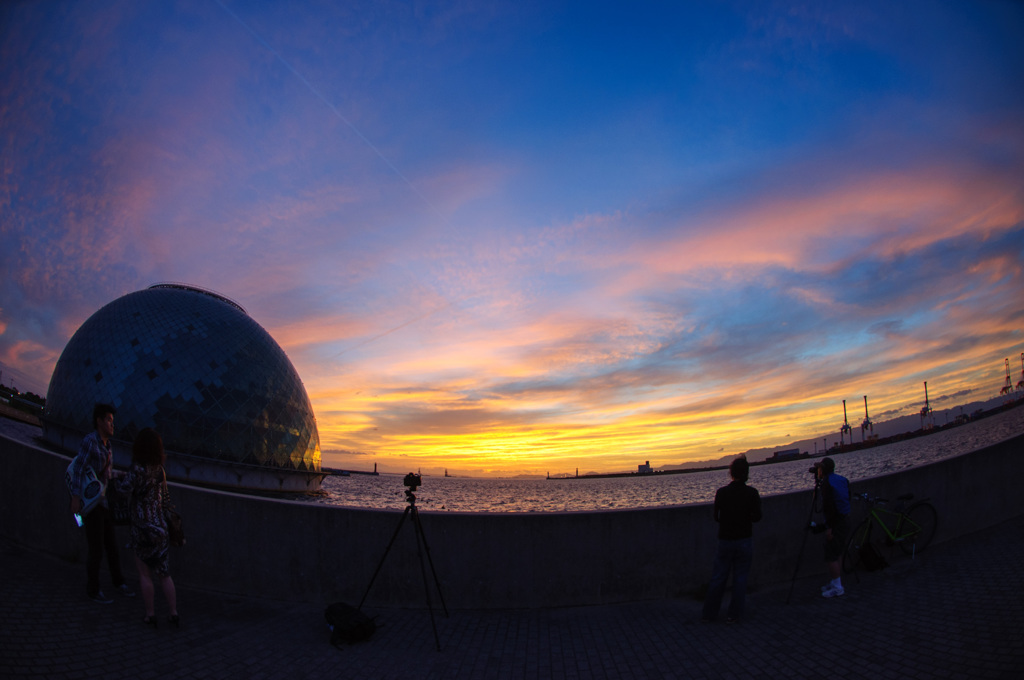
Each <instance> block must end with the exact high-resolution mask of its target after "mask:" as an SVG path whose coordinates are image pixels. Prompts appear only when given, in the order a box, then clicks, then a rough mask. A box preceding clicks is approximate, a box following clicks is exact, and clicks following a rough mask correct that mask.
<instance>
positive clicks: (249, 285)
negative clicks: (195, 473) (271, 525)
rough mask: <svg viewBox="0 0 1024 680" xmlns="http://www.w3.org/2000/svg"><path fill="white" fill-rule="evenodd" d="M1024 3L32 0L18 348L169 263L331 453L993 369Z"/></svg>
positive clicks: (5, 10)
mask: <svg viewBox="0 0 1024 680" xmlns="http://www.w3.org/2000/svg"><path fill="white" fill-rule="evenodd" d="M1022 35H1024V3H1020V2H1009V1H1005V2H1003V1H991V2H986V1H984V0H972V1H970V2H963V3H958V2H942V1H936V0H925V1H922V2H892V1H885V2H815V1H810V2H806V3H800V2H796V3H790V2H749V3H747V2H699V3H697V2H694V3H682V2H665V3H650V2H638V3H636V2H616V3H601V2H568V3H566V2H546V1H545V2H531V1H525V2H524V1H522V0H514V1H511V2H501V1H495V0H486V1H483V2H476V1H474V0H466V1H458V0H456V1H454V2H387V1H384V2H365V3H363V2H354V1H353V2H350V1H348V0H346V1H345V2H336V1H335V0H321V1H318V2H309V1H305V0H294V1H289V2H270V1H269V0H265V1H261V2H248V1H242V0H180V1H177V2H171V1H168V2H138V1H137V0H124V1H120V2H112V1H103V0H90V1H89V2H45V1H39V2H5V3H3V4H0V168H2V173H3V176H2V185H0V236H2V247H0V370H2V371H3V374H2V378H0V379H2V381H3V384H5V385H8V386H10V385H11V384H12V383H13V384H14V385H15V386H16V387H17V388H18V389H21V390H22V391H35V392H37V393H40V394H45V392H46V389H47V385H48V384H49V379H50V375H51V374H52V371H53V368H54V365H55V363H56V361H57V359H58V357H59V356H60V354H61V352H62V351H63V349H64V346H65V344H66V343H67V341H68V340H69V338H70V337H71V335H72V334H73V333H74V332H75V330H77V328H78V327H79V326H80V325H81V324H82V323H83V322H84V321H85V320H86V319H87V318H88V317H89V316H90V315H91V314H92V313H94V312H95V311H96V310H98V309H99V308H100V307H102V306H103V305H105V304H106V303H108V302H110V301H112V300H114V299H116V298H118V297H120V296H122V295H125V294H127V293H129V292H132V291H135V290H140V289H143V288H146V287H147V286H149V285H152V284H154V283H159V282H166V281H173V282H184V283H188V284H192V285H196V286H200V287H203V288H207V289H211V290H214V291H216V292H218V293H221V294H223V295H225V296H227V297H229V298H231V299H233V300H235V301H237V302H238V303H239V304H240V305H242V306H243V307H245V308H246V310H247V311H248V313H249V315H250V316H251V317H252V318H253V319H254V320H256V321H257V322H258V323H260V324H261V325H262V326H263V327H264V328H265V329H267V331H268V332H269V333H270V334H271V335H272V336H273V337H274V338H275V339H276V340H277V342H278V343H279V344H280V345H281V346H282V348H283V349H284V350H285V352H286V353H287V354H288V356H289V358H290V359H291V361H292V363H293V364H294V365H295V368H296V369H297V371H298V373H299V375H300V376H301V377H302V380H303V382H304V384H305V386H306V389H307V391H308V393H309V396H310V399H311V401H312V404H313V408H314V411H315V413H316V418H317V423H318V427H319V432H320V442H321V448H322V450H323V462H324V465H327V466H333V467H352V468H360V469H369V468H372V466H373V464H374V463H377V464H378V465H379V467H380V469H381V470H383V471H390V472H406V471H409V470H414V469H421V470H422V471H423V472H425V473H435V472H437V471H440V470H443V469H445V468H447V469H449V470H450V471H451V472H452V474H474V475H509V474H517V473H532V474H545V473H546V472H551V473H552V474H556V473H564V472H571V471H574V470H575V469H577V468H578V469H579V470H580V472H581V473H582V472H584V471H602V472H603V471H617V470H630V469H632V470H635V469H636V465H637V464H638V463H643V462H644V461H645V460H649V461H650V462H651V465H652V466H655V467H657V466H660V465H665V464H678V463H682V462H686V461H690V460H706V459H710V458H718V457H720V456H723V455H726V454H733V453H737V452H740V451H743V450H746V449H749V448H753V447H762V446H767V447H771V446H784V445H785V444H786V443H788V442H792V441H795V440H798V439H802V438H807V437H812V436H821V435H823V434H826V433H832V434H836V433H838V430H839V427H840V425H842V422H843V412H842V400H843V399H846V400H848V408H849V416H850V422H851V423H853V424H859V422H860V420H861V419H862V418H863V401H862V400H863V397H864V395H868V399H869V400H870V405H871V416H872V418H873V419H874V420H876V421H878V420H884V419H888V418H892V417H895V416H899V415H907V414H912V413H916V412H918V411H919V410H920V408H921V407H922V406H923V402H924V391H923V382H924V381H928V390H929V397H930V399H931V403H932V405H933V406H935V407H945V406H952V405H955V404H960V403H964V402H967V401H971V400H978V399H989V398H991V397H993V396H996V395H997V394H998V393H999V391H1000V388H1001V387H1002V386H1003V385H1004V383H1005V378H1006V370H1005V360H1006V359H1007V358H1009V361H1010V369H1011V372H1012V379H1013V382H1014V384H1015V383H1016V382H1017V381H1018V380H1020V379H1021V370H1022V366H1021V353H1022V352H1024V271H1022V268H1024V40H1022V39H1021V36H1022Z"/></svg>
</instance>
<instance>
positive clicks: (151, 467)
mask: <svg viewBox="0 0 1024 680" xmlns="http://www.w3.org/2000/svg"><path fill="white" fill-rule="evenodd" d="M164 460H165V456H164V444H163V441H162V440H161V439H160V435H159V434H158V433H157V431H156V430H154V429H152V428H149V427H147V428H145V429H144V430H142V431H141V432H139V434H138V436H136V437H135V442H134V444H133V445H132V465H131V468H129V470H128V473H127V474H125V475H124V476H123V477H122V478H121V479H120V480H118V481H117V486H118V488H119V489H120V490H121V491H122V492H124V493H128V494H131V504H130V508H131V534H130V535H131V539H130V540H129V542H128V547H129V548H131V549H132V550H134V551H135V565H136V567H137V568H138V570H139V589H140V590H141V591H142V601H143V604H144V605H145V607H146V618H144V619H143V620H142V622H143V623H145V624H147V625H150V626H153V627H154V628H156V625H157V619H156V616H155V614H154V602H153V591H154V589H153V579H154V577H156V578H158V579H159V580H160V586H161V588H162V589H163V591H164V599H166V600H167V607H168V608H169V609H170V616H169V617H168V621H170V623H171V625H173V626H175V627H177V626H178V625H179V620H178V604H177V597H176V594H175V590H174V581H173V580H171V573H170V569H169V567H168V554H167V553H168V548H169V546H170V542H169V540H168V538H167V522H166V521H165V520H164V508H163V503H164V481H165V479H166V477H165V473H164V467H163V466H164Z"/></svg>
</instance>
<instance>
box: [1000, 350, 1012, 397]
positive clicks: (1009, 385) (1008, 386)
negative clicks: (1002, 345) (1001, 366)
mask: <svg viewBox="0 0 1024 680" xmlns="http://www.w3.org/2000/svg"><path fill="white" fill-rule="evenodd" d="M1010 392H1013V378H1011V377H1010V358H1009V357H1007V358H1006V383H1005V384H1004V385H1003V389H1001V390H999V395H1000V396H1003V395H1007V394H1009V393H1010Z"/></svg>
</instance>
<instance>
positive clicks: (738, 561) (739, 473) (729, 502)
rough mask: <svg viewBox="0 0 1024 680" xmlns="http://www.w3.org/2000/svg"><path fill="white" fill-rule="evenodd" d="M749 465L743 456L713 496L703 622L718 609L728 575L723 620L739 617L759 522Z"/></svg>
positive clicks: (758, 508)
mask: <svg viewBox="0 0 1024 680" xmlns="http://www.w3.org/2000/svg"><path fill="white" fill-rule="evenodd" d="M749 472H750V464H749V463H747V459H746V457H744V456H740V457H739V458H737V459H735V460H734V461H733V462H732V464H731V465H730V466H729V476H730V477H731V478H732V482H731V483H730V484H729V485H728V486H723V487H722V488H721V489H719V490H718V492H717V493H716V494H715V521H716V522H718V552H717V554H716V555H715V564H714V567H713V569H712V574H711V584H710V585H709V586H708V593H707V597H706V598H705V599H704V616H703V620H704V621H705V622H708V623H710V622H711V621H714V620H715V617H716V616H718V610H719V608H720V607H721V606H722V595H723V594H724V593H725V585H726V582H727V581H728V580H729V573H730V572H731V573H732V598H731V599H730V600H729V614H728V618H727V619H726V621H727V622H728V623H735V622H737V621H739V620H740V617H741V616H743V610H744V604H745V602H746V595H747V576H748V575H749V574H750V564H751V562H752V561H753V556H754V551H753V542H752V538H751V537H752V536H753V524H754V522H758V521H760V520H761V497H760V496H759V495H758V493H757V489H755V488H754V487H752V486H747V477H748V475H749Z"/></svg>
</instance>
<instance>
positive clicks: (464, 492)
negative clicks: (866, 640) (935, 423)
mask: <svg viewBox="0 0 1024 680" xmlns="http://www.w3.org/2000/svg"><path fill="white" fill-rule="evenodd" d="M1021 433H1024V407H1019V408H1014V409H1011V410H1009V411H1004V412H1003V413H999V414H997V415H994V416H991V417H988V418H984V419H981V420H977V421H973V422H970V423H967V424H965V425H962V426H960V427H955V428H951V429H948V430H941V431H938V432H936V433H934V434H930V435H926V436H922V437H917V438H914V439H908V440H906V441H901V442H895V443H892V444H886V445H884V446H877V447H873V448H868V449H862V450H859V451H850V452H848V453H840V454H836V453H829V455H830V456H831V457H832V459H833V460H834V461H835V462H836V472H838V473H839V474H841V475H843V476H845V477H847V478H849V479H850V480H851V481H855V480H858V479H867V478H869V477H876V476H878V475H884V474H889V473H892V472H895V471H897V470H903V469H906V468H911V467H916V466H919V465H925V464H928V463H933V462H935V461H938V460H942V459H945V458H951V457H953V456H957V455H960V454H962V453H968V452H970V451H976V450H978V449H981V448H984V447H986V446H989V445H992V444H996V443H998V442H1001V441H1003V440H1005V439H1009V438H1010V437H1013V436H1015V435H1018V434H1021ZM817 460H820V457H818V458H803V459H797V460H794V461H789V462H785V463H775V464H772V465H763V466H754V467H751V469H750V481H749V483H750V484H751V485H752V486H754V487H755V488H757V490H758V491H759V492H760V493H761V495H762V496H769V495H772V494H780V493H786V492H789V491H794V490H799V489H808V490H809V489H811V488H813V486H814V478H813V476H812V475H810V474H809V473H808V469H809V468H810V466H811V465H812V464H813V463H814V462H815V461H817ZM403 477H404V475H391V474H381V475H377V476H373V475H360V474H353V475H351V476H348V477H342V476H337V475H332V476H330V477H326V478H325V479H324V482H323V485H322V489H323V490H324V491H325V492H326V494H325V495H323V496H320V497H317V498H315V499H314V500H313V501H312V502H316V503H326V504H330V505H339V506H347V507H360V508H377V509H381V508H390V509H395V510H400V509H403V508H404V507H405V506H406V505H407V500H406V497H405V486H404V485H403ZM728 483H729V472H728V471H727V470H709V471H702V472H691V473H685V474H655V475H631V476H628V477H597V478H587V477H580V478H575V479H489V478H474V477H429V476H424V477H423V483H422V486H420V488H419V489H417V491H416V505H417V506H418V507H419V508H420V509H421V510H423V511H425V512H426V511H441V512H563V511H584V510H616V509H627V508H648V507H656V506H662V505H682V504H687V503H704V502H708V501H712V500H714V497H715V490H716V489H718V487H720V486H724V485H725V484H728ZM908 491H913V490H912V489H908Z"/></svg>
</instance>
